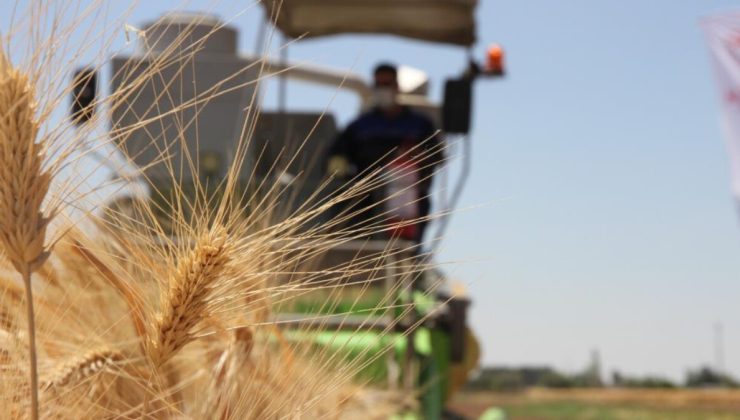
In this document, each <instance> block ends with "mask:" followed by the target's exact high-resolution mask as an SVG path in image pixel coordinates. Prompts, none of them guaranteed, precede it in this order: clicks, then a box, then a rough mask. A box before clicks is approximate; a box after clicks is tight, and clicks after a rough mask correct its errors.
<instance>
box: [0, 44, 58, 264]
mask: <svg viewBox="0 0 740 420" xmlns="http://www.w3.org/2000/svg"><path fill="white" fill-rule="evenodd" d="M35 112H36V103H35V100H34V91H33V87H32V85H31V83H30V81H29V79H28V77H27V76H26V75H25V74H23V73H22V72H21V71H19V70H18V69H15V68H13V67H12V65H11V64H10V62H9V61H8V59H7V57H5V55H4V54H3V53H2V51H0V244H2V247H3V250H4V251H5V253H6V255H7V257H8V260H10V262H11V263H12V264H13V266H14V267H15V268H16V270H18V271H19V272H22V271H24V270H30V271H33V270H34V268H36V267H38V266H39V265H41V263H43V261H44V259H45V256H46V255H47V254H46V251H45V249H44V238H45V235H46V227H47V225H48V223H49V219H48V218H47V217H45V216H44V214H43V212H42V208H41V206H42V203H43V201H44V197H46V193H47V192H48V190H49V182H50V180H51V176H50V174H49V172H47V171H45V170H44V148H43V145H42V144H40V143H37V142H36V136H37V134H38V130H39V124H38V121H37V120H36V117H35Z"/></svg>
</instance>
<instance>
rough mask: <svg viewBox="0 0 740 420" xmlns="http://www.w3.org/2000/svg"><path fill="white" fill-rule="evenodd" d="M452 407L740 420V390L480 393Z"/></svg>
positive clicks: (519, 413) (523, 413) (474, 412)
mask: <svg viewBox="0 0 740 420" xmlns="http://www.w3.org/2000/svg"><path fill="white" fill-rule="evenodd" d="M451 405H452V407H453V408H454V409H455V410H456V411H457V412H459V413H461V414H464V415H466V416H470V417H473V418H475V417H477V416H479V415H480V414H481V413H483V412H484V411H485V410H486V408H488V407H500V408H502V409H504V411H505V412H506V413H507V415H508V416H509V417H508V418H509V419H526V420H535V419H537V420H539V419H542V420H546V419H599V420H602V419H606V420H609V419H646V420H655V419H672V420H673V419H685V420H694V419H696V420H699V419H740V390H720V389H706V390H655V389H568V390H552V389H541V388H533V389H530V390H528V391H525V392H521V393H494V392H475V393H463V394H460V395H459V396H457V397H456V398H455V400H454V401H453V403H452V404H451Z"/></svg>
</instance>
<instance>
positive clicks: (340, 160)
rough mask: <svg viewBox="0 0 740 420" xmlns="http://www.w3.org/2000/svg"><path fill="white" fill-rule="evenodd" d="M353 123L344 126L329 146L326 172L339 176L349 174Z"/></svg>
mask: <svg viewBox="0 0 740 420" xmlns="http://www.w3.org/2000/svg"><path fill="white" fill-rule="evenodd" d="M353 131H354V123H353V124H350V125H349V126H348V127H347V128H345V129H344V130H343V131H342V132H341V133H340V134H339V135H338V136H337V138H336V139H335V140H334V143H333V144H332V146H331V148H329V159H328V161H327V164H326V172H327V174H329V175H333V176H336V177H339V178H342V177H345V176H347V175H349V172H350V157H351V147H352V139H353V138H354V135H353Z"/></svg>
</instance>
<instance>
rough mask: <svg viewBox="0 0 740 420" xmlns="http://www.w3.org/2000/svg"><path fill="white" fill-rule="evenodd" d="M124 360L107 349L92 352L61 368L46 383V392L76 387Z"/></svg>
mask: <svg viewBox="0 0 740 420" xmlns="http://www.w3.org/2000/svg"><path fill="white" fill-rule="evenodd" d="M123 359H124V356H123V354H121V353H120V352H118V351H115V350H110V349H106V348H102V349H98V350H94V351H91V352H89V353H87V354H86V355H84V356H83V357H79V358H76V359H73V360H71V361H68V362H66V363H64V364H62V365H61V366H59V367H58V368H57V369H56V371H55V372H54V374H52V375H51V377H49V378H48V379H47V380H45V381H44V383H43V386H42V388H43V389H45V390H50V389H56V388H60V387H64V386H74V385H76V384H79V383H80V382H82V381H84V380H85V379H87V378H89V377H91V376H93V375H95V374H97V373H100V372H103V371H105V370H106V369H108V368H109V367H110V366H111V365H113V364H114V363H116V362H120V361H121V360H123Z"/></svg>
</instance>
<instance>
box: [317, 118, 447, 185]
mask: <svg viewBox="0 0 740 420" xmlns="http://www.w3.org/2000/svg"><path fill="white" fill-rule="evenodd" d="M435 131H436V130H435V128H434V124H433V123H432V121H431V120H430V119H429V118H427V117H426V116H424V115H422V114H419V113H417V112H415V111H412V110H411V109H409V108H407V107H403V108H402V110H401V113H400V114H398V115H397V116H394V117H388V116H386V114H384V113H383V112H382V111H381V110H379V109H377V108H376V109H373V110H371V111H369V112H366V113H364V114H362V115H360V116H359V117H358V118H357V119H356V120H355V121H353V122H352V123H351V124H350V125H349V126H348V127H347V128H346V129H345V130H344V131H343V132H342V133H341V134H340V135H339V137H338V138H337V140H336V141H335V142H334V145H333V146H332V148H331V150H330V155H331V156H336V155H340V156H344V157H345V158H347V160H349V161H350V162H351V163H352V164H353V165H354V166H355V167H356V168H357V171H358V172H363V171H365V170H373V169H376V168H378V167H381V166H383V165H385V164H387V163H388V162H389V161H391V160H393V159H394V158H396V157H397V152H398V151H399V150H403V149H406V150H409V149H414V150H413V151H412V152H411V155H412V156H419V155H422V154H424V152H430V151H431V154H432V155H433V156H426V157H420V160H422V161H423V162H420V163H421V165H420V166H427V165H428V164H430V163H437V162H438V161H439V155H441V152H439V151H438V149H439V144H438V143H439V140H438V139H437V138H436V137H437V136H435ZM420 145H421V146H420ZM417 146H418V147H417ZM429 166H433V165H429ZM423 172H426V171H423ZM422 175H425V174H422Z"/></svg>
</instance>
